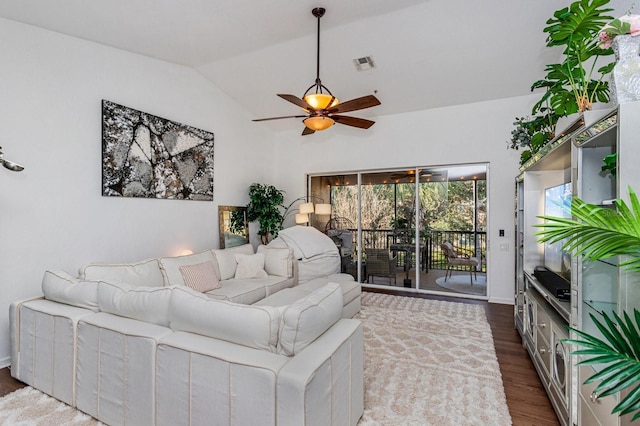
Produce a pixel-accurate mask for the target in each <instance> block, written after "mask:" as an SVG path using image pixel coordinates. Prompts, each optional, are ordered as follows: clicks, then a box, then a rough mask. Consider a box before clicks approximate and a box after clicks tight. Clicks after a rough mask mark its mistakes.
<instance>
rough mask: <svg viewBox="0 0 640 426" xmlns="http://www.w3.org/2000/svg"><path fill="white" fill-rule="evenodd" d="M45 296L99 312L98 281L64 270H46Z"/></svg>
mask: <svg viewBox="0 0 640 426" xmlns="http://www.w3.org/2000/svg"><path fill="white" fill-rule="evenodd" d="M42 293H43V294H44V298H45V299H47V300H52V301H54V302H59V303H64V304H65V305H72V306H77V307H79V308H85V309H91V310H92V311H94V312H98V311H99V309H98V283H97V282H95V281H81V280H78V279H76V278H73V277H72V276H71V275H69V274H67V273H66V272H64V271H46V272H45V273H44V277H43V278H42Z"/></svg>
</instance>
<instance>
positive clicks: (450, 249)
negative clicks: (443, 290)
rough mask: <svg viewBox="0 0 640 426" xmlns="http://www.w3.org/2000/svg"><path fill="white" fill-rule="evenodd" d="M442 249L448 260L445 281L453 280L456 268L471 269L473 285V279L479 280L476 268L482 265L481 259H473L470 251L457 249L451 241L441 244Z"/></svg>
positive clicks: (470, 275)
mask: <svg viewBox="0 0 640 426" xmlns="http://www.w3.org/2000/svg"><path fill="white" fill-rule="evenodd" d="M440 248H441V249H442V252H443V253H444V256H445V258H446V259H447V272H446V273H445V275H444V281H445V282H447V278H451V273H452V271H453V268H454V267H463V268H469V279H470V280H471V285H473V279H474V278H477V276H476V268H477V267H478V265H479V264H480V259H478V258H477V257H473V253H471V252H470V251H469V250H465V249H463V248H460V247H456V246H454V245H453V244H451V243H450V242H449V241H445V242H444V243H442V244H440Z"/></svg>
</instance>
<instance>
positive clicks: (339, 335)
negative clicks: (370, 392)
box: [277, 319, 364, 426]
mask: <svg viewBox="0 0 640 426" xmlns="http://www.w3.org/2000/svg"><path fill="white" fill-rule="evenodd" d="M363 353H364V340H363V329H362V323H361V322H360V321H358V320H354V319H341V320H340V321H338V322H337V323H335V324H334V325H333V326H332V327H331V328H330V329H329V330H327V331H326V332H325V333H324V334H323V335H321V336H320V337H318V338H317V339H316V340H315V341H314V342H313V343H311V344H310V345H309V346H307V347H306V348H305V349H304V350H303V351H302V352H300V353H299V354H297V355H296V356H294V357H292V358H291V360H290V361H289V362H288V363H287V364H286V365H285V366H284V367H283V368H282V370H280V373H279V374H278V410H277V413H278V421H277V423H278V425H292V426H294V425H301V424H311V423H313V424H349V425H355V424H357V422H358V420H359V419H360V417H361V416H362V413H363V411H364V372H363V370H364V361H363Z"/></svg>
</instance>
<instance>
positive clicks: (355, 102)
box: [329, 95, 380, 114]
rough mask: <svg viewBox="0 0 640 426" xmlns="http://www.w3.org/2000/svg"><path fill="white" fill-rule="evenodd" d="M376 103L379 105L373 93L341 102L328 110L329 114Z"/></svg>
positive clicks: (368, 106) (372, 105)
mask: <svg viewBox="0 0 640 426" xmlns="http://www.w3.org/2000/svg"><path fill="white" fill-rule="evenodd" d="M376 105H380V101H379V100H378V98H376V97H375V96H373V95H368V96H363V97H361V98H356V99H351V100H350V101H346V102H343V103H341V104H338V105H336V106H335V107H334V108H331V109H330V110H329V113H330V114H334V113H337V114H340V113H343V112H349V111H357V110H359V109H365V108H371V107H374V106H376Z"/></svg>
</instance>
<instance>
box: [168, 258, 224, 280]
mask: <svg viewBox="0 0 640 426" xmlns="http://www.w3.org/2000/svg"><path fill="white" fill-rule="evenodd" d="M159 262H160V269H161V271H162V275H163V276H164V285H165V286H171V285H186V284H185V282H184V277H183V276H182V272H181V271H180V267H181V266H185V265H197V264H198V263H204V262H212V263H213V265H214V266H215V265H216V263H217V261H216V259H215V256H214V255H213V252H212V251H211V250H206V251H203V252H201V253H194V254H188V255H186V256H176V257H161V258H160V259H159ZM216 277H217V278H218V279H220V273H219V272H218V270H217V269H216Z"/></svg>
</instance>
